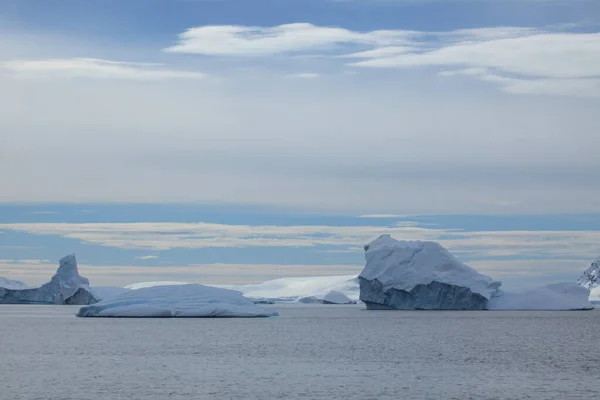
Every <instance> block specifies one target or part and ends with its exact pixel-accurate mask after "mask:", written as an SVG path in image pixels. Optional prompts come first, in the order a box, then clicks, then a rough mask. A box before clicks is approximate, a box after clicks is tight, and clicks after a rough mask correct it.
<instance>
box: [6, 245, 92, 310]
mask: <svg viewBox="0 0 600 400" xmlns="http://www.w3.org/2000/svg"><path fill="white" fill-rule="evenodd" d="M89 284H90V281H89V280H87V278H84V277H83V276H81V275H79V271H78V269H77V261H76V260H75V254H69V255H68V256H65V257H63V258H61V259H60V261H59V266H58V270H57V271H56V274H54V276H53V277H52V279H51V280H50V282H48V283H45V284H43V285H42V286H40V287H36V288H24V289H10V290H9V289H6V290H4V289H3V290H2V291H1V292H0V304H3V303H4V304H6V303H7V304H71V305H76V304H78V305H86V304H93V303H96V302H97V301H98V299H97V298H96V297H95V296H94V294H93V292H92V291H91V289H90V287H89Z"/></svg>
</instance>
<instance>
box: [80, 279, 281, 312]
mask: <svg viewBox="0 0 600 400" xmlns="http://www.w3.org/2000/svg"><path fill="white" fill-rule="evenodd" d="M275 315H278V313H277V311H275V310H272V309H268V308H264V307H260V306H258V305H256V304H254V303H253V302H252V301H251V300H250V299H247V298H245V297H244V296H243V295H242V293H240V292H238V291H235V290H229V289H223V288H216V287H211V286H204V285H198V284H187V285H171V286H153V287H147V288H142V289H137V290H129V291H127V292H124V293H122V294H121V295H119V296H117V297H116V298H113V299H108V300H103V301H101V302H99V303H96V304H93V305H90V306H86V307H82V308H81V309H80V310H79V313H78V314H77V316H79V317H163V318H164V317H181V318H185V317H270V316H275Z"/></svg>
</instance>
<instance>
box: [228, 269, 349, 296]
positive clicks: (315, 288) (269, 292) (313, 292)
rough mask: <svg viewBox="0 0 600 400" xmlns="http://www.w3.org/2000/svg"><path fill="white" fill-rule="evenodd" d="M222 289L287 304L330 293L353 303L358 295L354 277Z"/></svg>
mask: <svg viewBox="0 0 600 400" xmlns="http://www.w3.org/2000/svg"><path fill="white" fill-rule="evenodd" d="M224 287H227V288H229V289H234V290H239V291H240V292H242V293H243V294H244V296H246V297H249V298H253V299H268V300H271V301H274V302H287V303H289V302H297V301H299V300H300V299H302V298H311V297H314V298H316V299H318V300H323V299H324V297H325V295H327V294H328V293H329V292H331V291H337V292H340V293H343V294H344V295H345V296H347V297H349V298H350V300H354V301H356V300H358V295H359V287H358V280H357V277H356V275H338V276H309V277H295V278H280V279H275V280H270V281H267V282H263V283H257V284H251V285H237V286H232V285H229V286H224Z"/></svg>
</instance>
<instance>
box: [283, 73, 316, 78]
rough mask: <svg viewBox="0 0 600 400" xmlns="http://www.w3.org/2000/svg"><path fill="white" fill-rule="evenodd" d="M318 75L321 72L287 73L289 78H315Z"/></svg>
mask: <svg viewBox="0 0 600 400" xmlns="http://www.w3.org/2000/svg"><path fill="white" fill-rule="evenodd" d="M320 76H321V74H316V73H313V72H302V73H299V74H291V75H288V77H290V78H298V79H316V78H319V77H320Z"/></svg>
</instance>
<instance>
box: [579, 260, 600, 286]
mask: <svg viewBox="0 0 600 400" xmlns="http://www.w3.org/2000/svg"><path fill="white" fill-rule="evenodd" d="M577 283H579V284H580V285H581V286H583V287H584V288H586V289H588V290H591V289H592V288H593V287H594V286H596V285H600V259H598V260H596V261H594V262H593V263H592V265H590V267H589V268H588V269H587V270H586V271H585V272H584V273H583V275H581V277H580V278H579V280H578V281H577Z"/></svg>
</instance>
